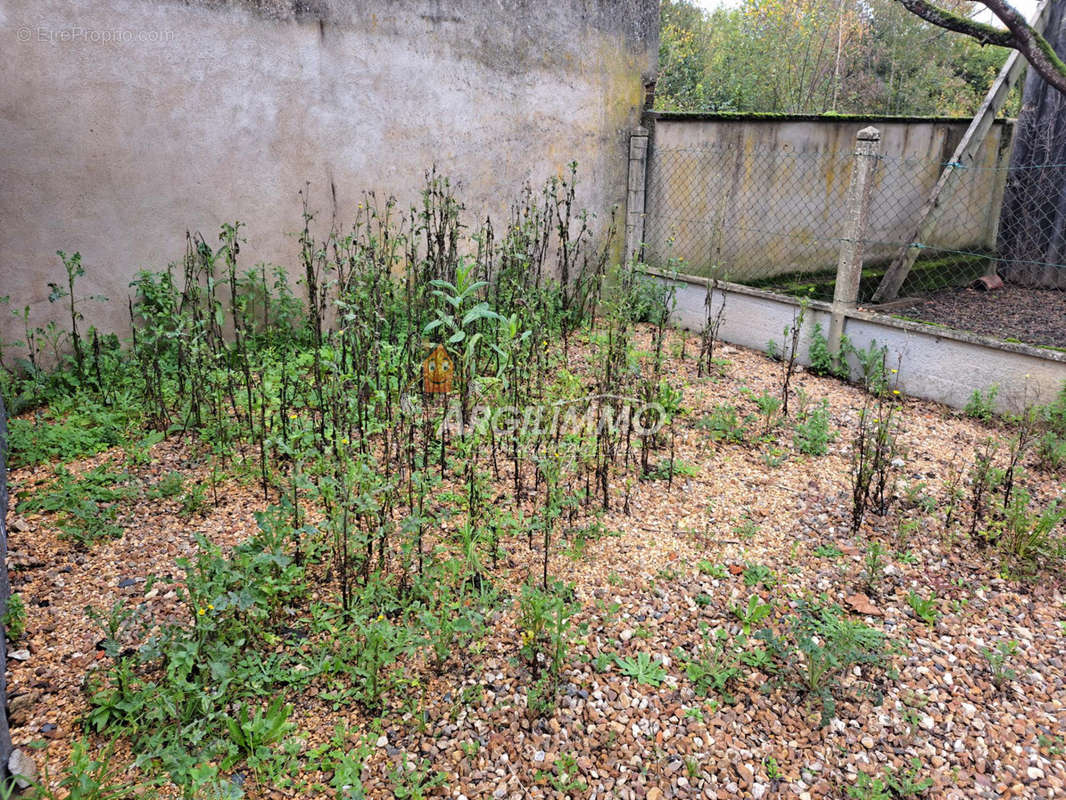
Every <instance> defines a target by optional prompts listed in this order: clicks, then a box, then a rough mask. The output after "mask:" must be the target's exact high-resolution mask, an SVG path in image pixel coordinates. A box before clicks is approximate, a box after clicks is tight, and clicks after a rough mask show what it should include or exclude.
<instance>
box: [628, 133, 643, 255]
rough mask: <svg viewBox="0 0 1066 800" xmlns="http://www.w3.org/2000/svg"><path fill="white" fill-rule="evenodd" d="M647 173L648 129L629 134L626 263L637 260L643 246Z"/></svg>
mask: <svg viewBox="0 0 1066 800" xmlns="http://www.w3.org/2000/svg"><path fill="white" fill-rule="evenodd" d="M647 173H648V129H647V128H644V127H637V128H636V129H634V130H633V132H632V133H630V134H629V189H628V191H627V192H626V252H625V261H626V264H632V263H633V261H639V260H640V257H641V249H642V248H643V247H644V198H645V195H644V186H645V179H646V177H647Z"/></svg>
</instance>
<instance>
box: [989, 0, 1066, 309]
mask: <svg viewBox="0 0 1066 800" xmlns="http://www.w3.org/2000/svg"><path fill="white" fill-rule="evenodd" d="M1044 36H1045V38H1047V40H1048V42H1049V43H1050V44H1051V46H1052V47H1053V48H1054V49H1055V52H1056V53H1059V54H1060V55H1061V54H1063V53H1066V3H1053V4H1052V7H1051V8H1050V9H1049V16H1048V22H1047V27H1046V28H1045V30H1044ZM1064 165H1066V95H1063V94H1062V93H1061V92H1059V91H1057V90H1055V89H1054V88H1053V87H1052V86H1051V85H1049V84H1048V83H1047V81H1045V80H1044V79H1043V78H1041V77H1040V76H1039V75H1038V74H1037V73H1036V71H1035V70H1033V69H1030V70H1029V73H1028V75H1027V76H1026V78H1025V88H1024V90H1023V93H1022V110H1021V113H1020V114H1019V115H1018V124H1017V126H1016V127H1015V133H1014V149H1013V151H1012V153H1011V160H1010V172H1009V173H1008V179H1007V187H1006V192H1005V194H1004V197H1003V210H1002V211H1001V212H1000V221H999V242H998V251H999V255H1000V257H1001V258H1003V259H1004V262H1003V263H1001V266H1000V268H999V273H1000V275H1001V276H1002V277H1003V279H1004V280H1006V281H1009V282H1010V283H1015V284H1018V285H1021V286H1028V287H1031V288H1054V289H1066V266H1056V265H1061V264H1066V166H1064Z"/></svg>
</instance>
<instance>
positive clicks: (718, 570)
mask: <svg viewBox="0 0 1066 800" xmlns="http://www.w3.org/2000/svg"><path fill="white" fill-rule="evenodd" d="M696 569H698V570H699V572H700V574H701V575H706V576H707V577H709V578H715V579H717V580H725V579H726V578H728V577H729V570H727V569H726V568H725V567H724V566H723V565H721V564H715V563H713V562H711V561H708V560H707V559H700V560H699V561H698V562H697V563H696Z"/></svg>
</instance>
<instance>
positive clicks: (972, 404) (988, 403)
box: [962, 384, 999, 422]
mask: <svg viewBox="0 0 1066 800" xmlns="http://www.w3.org/2000/svg"><path fill="white" fill-rule="evenodd" d="M998 395H999V386H997V385H996V384H992V385H991V386H989V387H988V389H987V390H985V391H984V392H982V391H981V390H980V389H975V390H974V393H973V394H972V395H970V399H969V400H968V401H967V402H966V405H965V406H964V407H963V409H962V413H963V414H965V415H966V416H967V417H969V418H970V419H976V420H978V421H980V422H991V421H992V418H993V417H994V416H995V415H996V397H997V396H998Z"/></svg>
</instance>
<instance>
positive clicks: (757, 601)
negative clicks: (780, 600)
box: [730, 594, 774, 634]
mask: <svg viewBox="0 0 1066 800" xmlns="http://www.w3.org/2000/svg"><path fill="white" fill-rule="evenodd" d="M773 610H774V609H773V606H771V605H770V604H769V603H764V602H763V601H762V599H761V598H760V597H759V596H758V595H757V594H753V595H751V596H750V597H749V598H748V602H747V605H743V606H731V607H730V611H732V612H733V616H735V617H736V618H737V619H738V620H740V623H741V626H742V628H743V630H744V633H745V634H749V633H751V630H752V628H753V627H754V626H756V625H758V624H759V623H760V622H762V621H763V620H764V619H766V618H767V617H769V616H770V613H771V612H772V611H773Z"/></svg>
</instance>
